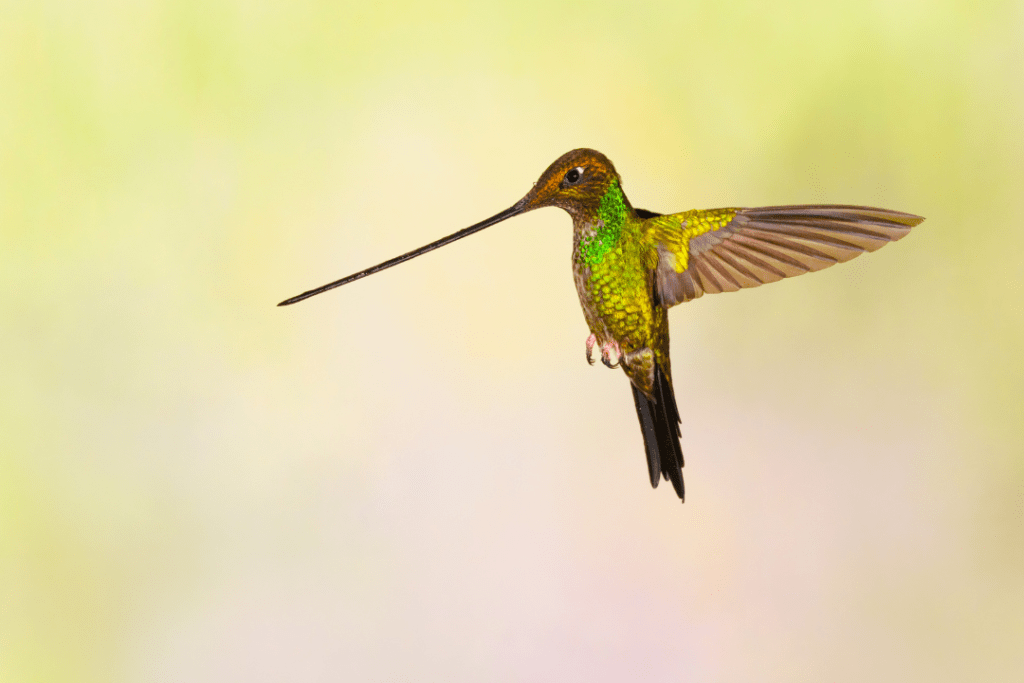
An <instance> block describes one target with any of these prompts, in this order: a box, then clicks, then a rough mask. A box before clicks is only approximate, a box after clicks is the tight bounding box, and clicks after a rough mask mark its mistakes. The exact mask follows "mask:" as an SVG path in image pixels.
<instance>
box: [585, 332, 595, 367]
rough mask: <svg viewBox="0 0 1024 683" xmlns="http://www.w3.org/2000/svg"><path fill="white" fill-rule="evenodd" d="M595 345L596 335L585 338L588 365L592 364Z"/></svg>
mask: <svg viewBox="0 0 1024 683" xmlns="http://www.w3.org/2000/svg"><path fill="white" fill-rule="evenodd" d="M596 343H597V335H596V334H592V335H590V336H589V337H587V363H589V364H590V365H593V364H594V358H593V353H594V344H596Z"/></svg>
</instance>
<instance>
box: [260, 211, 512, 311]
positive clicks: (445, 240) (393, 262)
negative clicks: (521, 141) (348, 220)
mask: <svg viewBox="0 0 1024 683" xmlns="http://www.w3.org/2000/svg"><path fill="white" fill-rule="evenodd" d="M526 204H527V198H526V197H524V198H523V199H521V200H519V201H518V202H516V203H515V205H513V206H510V207H509V208H507V209H505V210H504V211H502V212H501V213H499V214H497V215H495V216H491V217H490V218H488V219H487V220H484V221H480V222H479V223H477V224H476V225H471V226H469V227H468V228H463V229H462V230H459V231H458V232H455V233H452V234H451V235H448V236H447V237H442V238H441V239H439V240H437V241H436V242H431V243H430V244H428V245H426V246H423V247H420V248H419V249H413V250H412V251H410V252H408V253H406V254H402V255H401V256H396V257H395V258H393V259H388V260H387V261H385V262H384V263H378V264H377V265H375V266H373V267H372V268H367V269H366V270H361V271H359V272H358V273H353V274H352V275H349V276H348V277H343V278H341V279H340V280H335V281H334V282H332V283H330V284H326V285H324V286H323V287H317V288H316V289H311V290H309V291H308V292H303V293H302V294H299V295H298V296H293V297H292V298H291V299H285V300H284V301H282V302H281V303H279V304H278V306H291V305H292V304H295V303H298V302H300V301H302V300H303V299H308V298H309V297H311V296H316V295H317V294H322V293H323V292H326V291H327V290H329V289H334V288H335V287H341V286H342V285H347V284H348V283H350V282H355V281H356V280H359V279H362V278H364V277H366V276H367V275H373V274H374V273H379V272H380V271H382V270H384V269H385V268H390V267H391V266H397V265H398V264H399V263H404V262H405V261H408V260H409V259H411V258H416V257H417V256H419V255H420V254H426V253H427V252H428V251H433V250H434V249H437V248H438V247H443V246H445V245H446V244H451V243H452V242H454V241H455V240H460V239H462V238H463V237H466V236H467V235H472V234H473V233H474V232H480V231H481V230H483V229H484V228H489V227H491V226H492V225H494V224H495V223H500V222H502V221H503V220H505V219H506V218H511V217H512V216H516V215H518V214H521V213H523V212H524V211H526Z"/></svg>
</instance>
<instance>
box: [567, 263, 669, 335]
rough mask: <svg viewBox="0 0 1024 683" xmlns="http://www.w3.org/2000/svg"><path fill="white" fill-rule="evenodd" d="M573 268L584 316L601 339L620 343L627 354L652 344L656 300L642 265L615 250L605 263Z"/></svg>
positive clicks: (593, 331)
mask: <svg viewBox="0 0 1024 683" xmlns="http://www.w3.org/2000/svg"><path fill="white" fill-rule="evenodd" d="M573 270H574V273H573V274H574V276H575V277H574V279H575V282H576V292H577V294H578V295H579V297H580V305H581V306H582V308H583V315H584V317H585V318H586V320H587V325H588V326H589V327H590V331H591V332H592V333H593V334H594V335H595V336H596V337H597V339H598V342H600V343H601V344H605V343H609V342H613V341H614V342H617V343H618V344H619V345H620V346H621V347H622V350H623V352H626V353H629V352H631V351H634V350H637V349H640V348H643V347H645V346H648V344H649V342H650V331H651V326H652V323H653V318H652V302H651V299H650V293H649V291H648V289H649V287H648V284H647V277H646V273H645V272H644V271H643V268H642V266H641V264H635V265H634V264H631V263H629V261H628V260H627V259H624V258H622V257H621V255H619V254H617V253H615V252H611V253H609V254H607V255H606V257H605V258H604V260H602V262H601V263H597V264H594V265H593V266H590V267H586V266H578V267H575V268H574V269H573Z"/></svg>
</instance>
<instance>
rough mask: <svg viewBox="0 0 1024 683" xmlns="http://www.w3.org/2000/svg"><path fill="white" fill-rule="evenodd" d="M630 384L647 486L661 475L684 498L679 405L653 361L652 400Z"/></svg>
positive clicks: (656, 484)
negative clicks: (638, 422) (646, 475)
mask: <svg viewBox="0 0 1024 683" xmlns="http://www.w3.org/2000/svg"><path fill="white" fill-rule="evenodd" d="M630 388H631V389H632V390H633V402H634V403H635V404H636V414H637V417H638V418H639V419H640V430H641V432H642V433H643V437H644V450H645V451H646V452H647V470H648V473H649V474H650V476H651V486H653V487H654V488H657V487H658V483H659V480H660V479H661V478H662V477H664V478H665V479H667V480H669V481H671V482H672V487H673V488H674V489H675V490H676V494H678V495H679V499H680V500H683V501H685V500H686V489H685V487H684V486H683V449H682V447H681V446H680V445H679V437H680V432H679V422H680V420H679V408H678V407H677V406H676V397H675V394H674V393H673V392H672V385H671V384H670V383H669V380H668V378H667V377H666V376H665V373H664V372H662V370H661V366H659V365H658V364H657V363H656V364H655V366H654V390H653V392H652V393H653V394H654V399H653V400H652V399H651V398H650V397H648V396H647V395H646V394H644V393H643V392H642V391H640V390H639V389H637V388H636V386H634V385H633V384H632V383H631V384H630Z"/></svg>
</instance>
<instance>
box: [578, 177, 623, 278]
mask: <svg viewBox="0 0 1024 683" xmlns="http://www.w3.org/2000/svg"><path fill="white" fill-rule="evenodd" d="M628 213H629V209H628V208H627V207H626V197H625V195H623V194H622V189H621V188H620V187H619V181H618V180H613V181H612V184H611V185H610V186H609V187H608V191H607V192H605V193H604V196H603V197H601V204H600V205H599V206H598V207H597V225H596V227H595V230H594V234H593V235H585V236H583V237H582V238H580V252H579V253H580V259H581V260H582V261H583V262H584V263H585V264H587V265H588V266H593V265H595V264H598V263H600V262H601V261H603V260H604V257H605V254H607V253H608V252H609V251H611V250H612V249H614V248H615V245H616V244H618V242H619V237H621V236H622V226H623V225H625V223H626V215H627V214H628Z"/></svg>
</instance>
